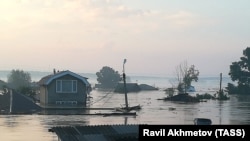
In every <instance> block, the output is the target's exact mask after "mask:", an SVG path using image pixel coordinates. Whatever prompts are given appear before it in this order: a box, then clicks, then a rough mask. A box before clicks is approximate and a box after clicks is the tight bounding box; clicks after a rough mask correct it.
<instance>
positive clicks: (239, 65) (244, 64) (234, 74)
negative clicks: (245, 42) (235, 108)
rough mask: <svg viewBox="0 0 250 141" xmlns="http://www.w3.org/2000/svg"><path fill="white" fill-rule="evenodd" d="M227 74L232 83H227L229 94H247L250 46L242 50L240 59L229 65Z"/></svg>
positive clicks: (249, 88)
mask: <svg viewBox="0 0 250 141" xmlns="http://www.w3.org/2000/svg"><path fill="white" fill-rule="evenodd" d="M228 74H229V76H230V77H231V80H232V81H234V82H236V86H235V85H234V84H231V83H228V87H227V88H226V89H227V90H228V93H229V94H235V93H238V94H249V91H250V47H247V48H246V49H245V50H243V56H242V57H240V61H236V62H232V64H231V65H230V71H229V73H228Z"/></svg>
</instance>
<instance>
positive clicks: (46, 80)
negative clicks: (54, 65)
mask: <svg viewBox="0 0 250 141" xmlns="http://www.w3.org/2000/svg"><path fill="white" fill-rule="evenodd" d="M65 75H71V76H73V77H76V78H78V79H80V80H81V81H82V82H83V83H84V84H86V85H87V86H90V84H89V82H88V81H87V79H88V78H87V77H83V76H81V75H79V74H76V73H73V72H71V71H69V70H66V71H61V72H57V73H55V74H51V75H47V76H45V77H43V78H42V79H41V80H40V81H39V82H38V84H39V85H49V84H50V83H51V82H52V81H53V80H55V79H57V78H60V77H62V76H65Z"/></svg>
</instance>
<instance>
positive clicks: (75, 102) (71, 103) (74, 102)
mask: <svg viewBox="0 0 250 141" xmlns="http://www.w3.org/2000/svg"><path fill="white" fill-rule="evenodd" d="M56 104H57V105H77V101H56Z"/></svg>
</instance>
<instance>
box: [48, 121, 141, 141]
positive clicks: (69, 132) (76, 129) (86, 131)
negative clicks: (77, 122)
mask: <svg viewBox="0 0 250 141" xmlns="http://www.w3.org/2000/svg"><path fill="white" fill-rule="evenodd" d="M49 131H51V132H55V133H56V134H57V136H58V137H59V138H60V139H61V141H93V140H98V141H114V140H123V141H127V140H128V141H133V140H138V134H139V133H138V131H139V126H138V125H87V126H68V127H59V126H58V127H52V128H51V129H50V130H49Z"/></svg>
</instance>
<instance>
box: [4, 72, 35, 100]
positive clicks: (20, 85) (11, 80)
mask: <svg viewBox="0 0 250 141" xmlns="http://www.w3.org/2000/svg"><path fill="white" fill-rule="evenodd" d="M7 83H8V86H9V87H10V88H12V89H15V90H16V91H18V92H20V93H22V94H26V95H28V96H33V95H34V94H35V93H34V91H33V90H32V87H31V76H30V73H28V72H24V71H23V70H18V69H17V70H14V69H13V70H12V71H11V72H10V74H9V75H8V78H7Z"/></svg>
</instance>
